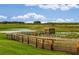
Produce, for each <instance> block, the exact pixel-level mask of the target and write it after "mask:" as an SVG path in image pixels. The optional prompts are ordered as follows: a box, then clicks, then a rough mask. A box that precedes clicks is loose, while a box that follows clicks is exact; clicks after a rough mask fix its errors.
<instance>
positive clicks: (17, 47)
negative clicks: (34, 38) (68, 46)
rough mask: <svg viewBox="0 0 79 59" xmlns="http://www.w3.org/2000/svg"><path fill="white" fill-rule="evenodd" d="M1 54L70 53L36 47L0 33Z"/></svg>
mask: <svg viewBox="0 0 79 59" xmlns="http://www.w3.org/2000/svg"><path fill="white" fill-rule="evenodd" d="M0 55H68V53H66V52H61V51H50V50H46V49H39V48H34V47H32V46H30V45H27V44H22V43H21V42H17V41H13V40H8V39H6V35H5V34H0Z"/></svg>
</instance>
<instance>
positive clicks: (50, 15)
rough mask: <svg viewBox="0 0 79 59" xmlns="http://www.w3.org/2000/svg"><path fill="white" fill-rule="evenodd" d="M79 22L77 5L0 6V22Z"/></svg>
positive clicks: (78, 6)
mask: <svg viewBox="0 0 79 59" xmlns="http://www.w3.org/2000/svg"><path fill="white" fill-rule="evenodd" d="M37 20H39V21H41V22H79V5H78V4H42V5H39V4H0V21H23V22H33V21H37Z"/></svg>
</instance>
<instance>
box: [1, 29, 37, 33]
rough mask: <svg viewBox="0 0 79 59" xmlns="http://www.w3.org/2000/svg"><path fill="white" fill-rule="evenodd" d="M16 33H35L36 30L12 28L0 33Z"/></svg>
mask: <svg viewBox="0 0 79 59" xmlns="http://www.w3.org/2000/svg"><path fill="white" fill-rule="evenodd" d="M16 32H36V30H31V29H26V28H13V29H8V30H3V31H0V33H16Z"/></svg>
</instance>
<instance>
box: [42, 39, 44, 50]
mask: <svg viewBox="0 0 79 59" xmlns="http://www.w3.org/2000/svg"><path fill="white" fill-rule="evenodd" d="M42 48H43V49H44V39H42Z"/></svg>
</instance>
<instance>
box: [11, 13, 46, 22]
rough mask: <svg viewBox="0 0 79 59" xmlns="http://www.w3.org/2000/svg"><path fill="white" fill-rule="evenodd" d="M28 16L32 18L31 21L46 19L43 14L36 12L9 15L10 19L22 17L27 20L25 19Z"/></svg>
mask: <svg viewBox="0 0 79 59" xmlns="http://www.w3.org/2000/svg"><path fill="white" fill-rule="evenodd" d="M29 18H32V19H33V20H32V21H37V20H39V21H43V20H46V17H45V16H43V15H40V14H37V13H27V14H25V15H22V16H13V17H11V19H15V20H16V19H22V20H25V21H27V19H29Z"/></svg>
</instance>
